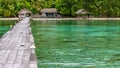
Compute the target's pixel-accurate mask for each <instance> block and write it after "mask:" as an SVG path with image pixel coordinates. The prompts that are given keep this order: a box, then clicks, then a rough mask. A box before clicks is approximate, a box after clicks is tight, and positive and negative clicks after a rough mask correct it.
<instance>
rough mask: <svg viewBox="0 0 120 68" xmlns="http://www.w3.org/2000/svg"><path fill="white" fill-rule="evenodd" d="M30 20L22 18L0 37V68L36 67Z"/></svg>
mask: <svg viewBox="0 0 120 68" xmlns="http://www.w3.org/2000/svg"><path fill="white" fill-rule="evenodd" d="M32 45H34V38H33V35H32V33H31V28H30V20H29V18H24V19H23V20H22V21H20V22H19V23H17V24H16V25H15V26H14V27H13V29H11V30H10V31H8V32H7V33H6V34H4V35H3V36H2V38H1V39H0V68H37V60H36V55H35V52H34V49H31V48H30V46H32Z"/></svg>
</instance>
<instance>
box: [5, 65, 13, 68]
mask: <svg viewBox="0 0 120 68" xmlns="http://www.w3.org/2000/svg"><path fill="white" fill-rule="evenodd" d="M3 68H12V64H4V66H3Z"/></svg>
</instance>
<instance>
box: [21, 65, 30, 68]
mask: <svg viewBox="0 0 120 68" xmlns="http://www.w3.org/2000/svg"><path fill="white" fill-rule="evenodd" d="M21 68H29V64H21Z"/></svg>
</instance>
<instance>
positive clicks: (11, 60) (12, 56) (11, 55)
mask: <svg viewBox="0 0 120 68" xmlns="http://www.w3.org/2000/svg"><path fill="white" fill-rule="evenodd" d="M17 52H18V51H17V50H12V51H11V53H10V55H9V57H8V59H7V61H6V63H8V64H10V63H11V64H13V63H14V61H15V59H16V55H17Z"/></svg>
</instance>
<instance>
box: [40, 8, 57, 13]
mask: <svg viewBox="0 0 120 68" xmlns="http://www.w3.org/2000/svg"><path fill="white" fill-rule="evenodd" d="M41 13H58V11H57V9H56V8H45V9H42V10H41Z"/></svg>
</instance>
